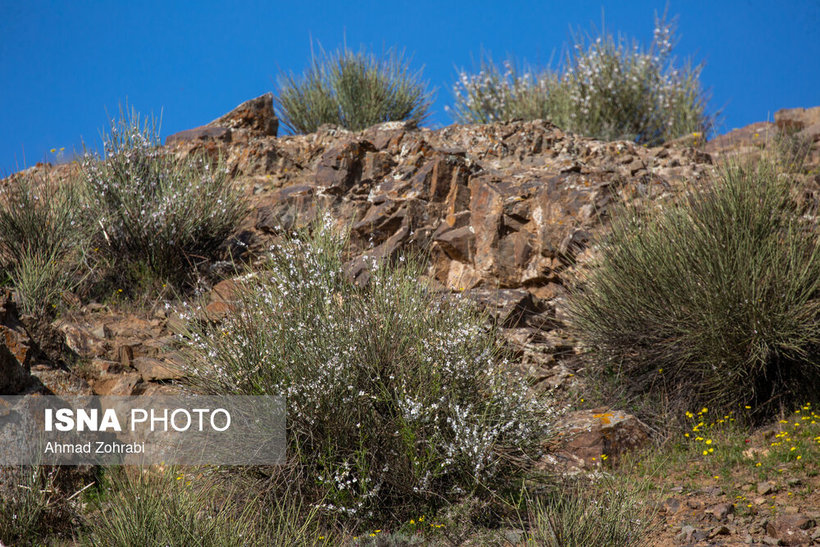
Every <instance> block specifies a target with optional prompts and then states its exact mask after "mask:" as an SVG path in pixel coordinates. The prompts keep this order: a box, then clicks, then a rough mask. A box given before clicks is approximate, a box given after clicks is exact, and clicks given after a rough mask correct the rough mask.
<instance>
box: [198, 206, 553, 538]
mask: <svg viewBox="0 0 820 547" xmlns="http://www.w3.org/2000/svg"><path fill="white" fill-rule="evenodd" d="M329 222H330V221H329V219H327V218H326V219H325V223H324V224H322V223H319V224H318V225H316V226H314V227H313V229H312V232H311V233H307V232H304V233H301V234H299V236H298V237H297V238H295V239H293V240H291V241H289V242H286V243H284V244H282V245H279V246H277V247H275V248H274V249H273V250H272V254H271V256H270V259H269V261H268V263H267V266H266V268H265V269H263V270H262V271H261V272H259V273H257V274H253V275H248V276H246V277H245V279H244V281H242V282H241V283H240V286H239V290H238V293H239V294H238V296H237V299H238V303H237V308H236V310H235V311H234V313H232V314H231V315H230V316H229V317H228V318H226V319H225V320H224V321H222V322H221V323H219V324H216V325H214V324H205V325H203V324H202V323H196V324H194V325H195V328H193V330H192V332H190V333H188V336H189V337H190V339H189V341H190V348H189V351H188V362H189V365H190V370H189V373H190V374H191V375H192V377H193V379H194V380H193V381H194V383H195V385H198V386H199V388H200V389H202V390H204V391H206V392H210V393H230V394H250V395H253V394H285V395H286V397H287V408H288V422H287V423H288V441H289V454H290V461H291V466H292V469H293V470H294V472H295V474H296V475H297V476H299V477H301V481H302V482H301V485H302V488H303V489H304V490H303V492H304V493H306V494H309V495H312V496H313V499H316V500H320V499H321V500H323V501H322V507H323V508H324V509H326V510H327V511H330V512H332V513H334V514H337V515H340V516H343V517H350V518H352V519H354V522H356V521H357V520H358V519H363V520H368V519H370V518H371V517H373V518H375V517H377V516H382V517H385V516H388V517H397V518H402V517H409V516H412V515H414V514H416V513H417V512H418V511H419V510H420V509H422V508H423V507H425V506H426V507H430V506H434V505H437V504H439V503H442V502H444V501H446V500H452V499H454V498H456V497H459V496H461V495H464V494H468V493H479V494H480V493H482V492H485V493H486V491H487V490H486V489H488V488H496V487H501V488H503V487H512V481H513V479H514V478H515V477H516V476H518V473H519V472H520V471H521V470H523V469H525V468H526V467H527V466H528V465H529V463H530V462H531V459H532V458H533V457H534V456H535V455H536V454H537V453H538V452H539V443H540V442H541V441H542V440H543V438H544V431H545V430H546V429H548V427H549V423H550V422H549V415H550V413H549V411H548V410H547V409H546V408H545V407H544V406H543V405H542V404H541V403H540V402H539V401H537V400H535V399H534V398H533V397H532V396H531V395H530V394H529V392H528V389H527V385H526V384H525V382H524V381H523V380H522V379H519V378H518V376H516V375H515V374H514V373H513V372H511V371H510V370H508V367H507V363H506V362H505V360H504V358H503V352H502V350H501V349H500V347H499V344H498V340H497V337H496V334H495V333H494V332H493V331H492V330H490V329H489V328H488V327H486V326H485V323H484V321H483V319H482V317H479V316H477V315H475V314H474V313H473V312H472V311H471V309H470V308H468V307H466V306H464V305H463V304H462V303H461V302H460V301H458V300H455V301H448V300H445V299H443V298H441V296H440V295H436V293H435V292H433V291H432V290H431V289H430V288H428V287H427V286H426V285H425V284H424V283H422V282H419V280H418V277H419V275H420V274H421V271H422V268H421V266H420V265H419V264H418V263H415V262H413V261H409V260H408V261H405V262H401V261H397V263H396V265H394V266H391V265H387V264H379V263H376V262H374V263H373V264H372V272H371V274H372V275H371V280H370V282H369V284H368V285H367V286H366V287H358V286H356V285H354V284H353V283H351V282H350V281H349V279H348V276H347V275H346V270H345V265H344V262H343V255H344V252H345V248H346V240H345V238H344V237H340V236H338V235H336V234H335V233H334V232H333V231H332V229H331V228H330V224H329ZM197 324H198V325H200V326H199V327H196V325H197Z"/></svg>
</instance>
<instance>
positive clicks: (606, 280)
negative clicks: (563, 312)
mask: <svg viewBox="0 0 820 547" xmlns="http://www.w3.org/2000/svg"><path fill="white" fill-rule="evenodd" d="M789 180H790V179H788V178H783V177H782V176H780V175H779V173H778V171H777V170H776V168H775V167H774V166H773V165H772V164H771V163H769V162H767V161H762V162H760V163H758V164H756V165H745V166H743V165H735V166H728V167H726V168H725V169H724V170H723V172H722V175H721V177H720V180H719V181H717V182H716V183H715V184H714V186H711V187H708V188H704V189H701V190H698V191H696V192H694V193H693V194H691V195H689V196H686V197H685V198H682V199H680V200H679V202H678V203H676V204H673V205H672V206H668V205H667V206H665V207H663V208H662V209H657V208H656V209H653V210H652V211H647V210H643V211H639V210H637V209H636V208H625V209H622V210H620V211H617V212H615V213H613V215H612V231H611V234H610V235H609V237H608V239H607V240H606V241H605V242H603V245H602V247H601V260H600V262H599V264H598V267H597V268H595V269H594V270H593V271H592V272H591V274H590V276H589V278H588V279H587V282H586V284H585V285H584V286H583V288H582V289H581V290H579V291H577V292H576V294H575V299H574V305H573V312H574V317H575V321H574V323H575V327H576V328H577V330H578V333H579V334H580V335H581V336H582V337H583V338H584V340H585V341H586V343H587V344H588V345H589V347H590V348H592V350H594V353H593V354H592V355H593V358H594V359H597V360H598V363H599V365H600V366H601V367H604V368H605V369H606V371H608V373H612V374H615V375H616V377H617V379H618V381H619V382H621V383H623V384H624V385H625V386H627V387H626V389H627V391H628V393H629V394H631V395H632V396H638V397H641V398H643V399H644V401H645V402H646V401H651V402H650V403H649V404H647V406H646V408H648V407H650V406H651V405H657V404H659V403H660V402H667V403H668V404H669V407H668V408H669V409H670V410H671V411H672V412H674V413H677V414H678V415H680V414H682V413H683V410H685V409H689V408H695V407H696V408H700V407H707V408H709V409H711V410H713V411H714V412H723V411H724V410H729V409H734V408H735V406H736V405H738V404H740V405H744V406H749V407H750V408H754V409H755V411H756V412H757V413H758V414H757V417H758V418H763V417H768V416H771V415H773V413H774V412H775V411H776V410H778V409H779V408H781V407H782V406H786V407H788V406H790V405H791V404H794V403H795V402H796V401H799V400H800V398H801V397H802V396H804V395H805V396H807V397H809V398H812V397H816V395H817V393H816V390H815V389H814V386H817V385H818V381H820V367H818V353H817V352H818V343H819V342H820V327H819V326H818V325H820V323H818V314H819V313H820V307H819V306H820V300H818V297H819V296H820V292H818V289H820V240H818V234H817V231H816V229H815V228H813V227H812V226H811V225H810V224H809V222H808V221H807V220H806V219H803V218H801V217H800V216H799V214H797V213H796V206H795V203H794V201H793V200H792V197H791V194H790V183H789Z"/></svg>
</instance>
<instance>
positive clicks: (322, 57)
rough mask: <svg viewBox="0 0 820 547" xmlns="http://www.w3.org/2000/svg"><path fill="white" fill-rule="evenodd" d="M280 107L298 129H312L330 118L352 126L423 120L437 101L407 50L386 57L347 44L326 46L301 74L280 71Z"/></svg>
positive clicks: (288, 122) (356, 128) (282, 116)
mask: <svg viewBox="0 0 820 547" xmlns="http://www.w3.org/2000/svg"><path fill="white" fill-rule="evenodd" d="M278 84H279V94H278V97H277V99H276V105H277V110H278V113H279V117H280V119H281V120H282V123H284V124H285V126H286V127H287V128H288V129H290V130H291V131H292V132H294V133H312V132H314V131H316V129H318V127H319V126H320V125H322V124H325V123H329V124H334V125H338V126H341V127H344V128H346V129H349V130H351V131H361V130H362V129H366V128H367V127H370V126H371V125H374V124H377V123H382V122H389V121H405V120H406V121H409V122H411V123H412V124H416V125H418V124H420V123H421V122H422V121H423V120H424V119H425V118H426V117H427V115H428V111H429V109H430V105H431V104H432V96H431V93H430V92H428V91H427V84H426V83H425V82H423V81H422V80H421V71H419V72H417V73H412V72H410V68H409V61H407V60H405V58H404V55H403V54H402V53H400V52H397V51H395V50H390V51H388V52H387V53H386V54H384V55H382V56H381V57H377V56H375V55H373V54H368V53H366V52H365V51H360V52H353V51H351V50H349V49H347V47H346V46H345V47H343V48H341V49H339V50H337V51H335V52H332V53H327V52H325V51H324V50H322V51H321V53H320V54H319V55H318V56H314V57H313V58H312V59H311V62H310V66H309V67H308V68H307V70H305V72H304V73H303V74H302V75H301V76H295V75H294V74H288V75H284V74H283V75H280V77H279V81H278Z"/></svg>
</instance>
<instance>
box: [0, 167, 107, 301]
mask: <svg viewBox="0 0 820 547" xmlns="http://www.w3.org/2000/svg"><path fill="white" fill-rule="evenodd" d="M75 182H76V181H74V180H66V181H57V180H54V179H53V177H52V176H49V175H43V174H41V175H29V174H23V175H17V176H14V177H11V179H10V180H9V184H8V185H7V186H6V187H4V189H3V191H2V194H0V259H1V260H2V261H3V263H4V265H5V270H6V272H7V275H8V276H9V278H10V280H11V282H12V285H13V286H14V288H15V289H16V291H17V295H18V300H19V302H20V305H21V308H22V310H23V312H24V313H31V314H34V315H38V316H48V315H51V314H52V313H53V311H54V309H55V308H57V307H58V306H59V304H60V302H61V296H62V294H63V293H64V292H66V291H70V290H72V289H74V288H75V287H76V286H77V285H78V284H79V283H80V282H81V281H82V279H83V276H84V275H85V273H84V272H83V270H84V269H85V258H86V254H87V250H88V245H89V241H90V235H91V230H90V228H91V227H90V222H89V220H88V215H87V213H86V210H85V208H84V207H83V204H82V201H81V197H80V194H79V191H78V189H77V186H76V183H75Z"/></svg>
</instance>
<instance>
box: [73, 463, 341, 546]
mask: <svg viewBox="0 0 820 547" xmlns="http://www.w3.org/2000/svg"><path fill="white" fill-rule="evenodd" d="M244 494H245V495H247V494H248V492H244ZM94 505H95V509H96V514H95V515H93V517H92V519H90V521H89V522H88V526H87V528H88V530H87V532H86V538H85V539H86V542H87V543H89V544H91V545H104V546H112V547H130V546H132V545H202V546H225V547H228V546H233V545H258V546H274V547H279V546H281V547H286V546H291V545H323V544H327V542H326V541H323V540H321V539H319V538H320V537H323V536H322V534H321V533H320V530H319V526H318V521H317V518H316V517H317V514H316V511H313V512H304V511H302V510H301V507H300V506H299V505H298V504H297V503H295V502H293V501H292V500H288V501H273V502H270V503H263V501H262V500H261V499H259V498H253V499H248V498H247V496H246V497H240V496H238V495H237V493H236V492H230V491H225V490H224V488H219V487H218V486H217V485H216V484H213V483H211V482H210V479H202V478H200V479H197V482H193V481H192V480H191V479H190V478H189V477H186V476H184V475H183V474H182V473H175V472H173V471H164V472H160V473H153V474H148V473H144V472H141V473H140V474H139V475H135V474H134V473H129V472H127V471H123V470H116V471H115V472H114V473H113V475H112V479H111V480H110V485H109V487H108V489H107V491H106V492H104V493H103V495H102V496H101V497H100V498H98V499H97V500H96V502H95V503H94Z"/></svg>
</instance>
